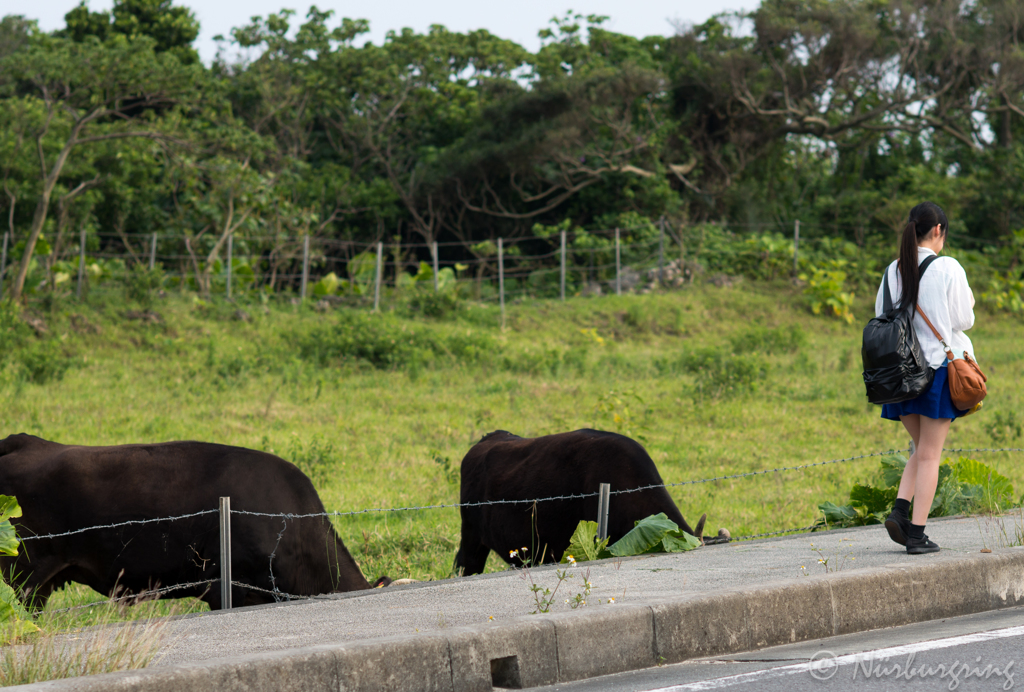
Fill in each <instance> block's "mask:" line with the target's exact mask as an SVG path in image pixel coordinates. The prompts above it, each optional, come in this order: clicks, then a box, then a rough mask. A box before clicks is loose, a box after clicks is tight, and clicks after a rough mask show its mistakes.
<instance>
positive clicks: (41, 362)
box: [17, 340, 74, 384]
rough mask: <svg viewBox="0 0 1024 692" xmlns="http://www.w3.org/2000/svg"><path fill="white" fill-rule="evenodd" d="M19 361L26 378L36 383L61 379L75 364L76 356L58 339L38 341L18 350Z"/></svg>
mask: <svg viewBox="0 0 1024 692" xmlns="http://www.w3.org/2000/svg"><path fill="white" fill-rule="evenodd" d="M17 358H18V362H19V363H20V364H21V369H22V373H23V375H24V377H25V379H26V380H28V381H29V382H32V383H34V384H46V383H47V382H52V381H59V380H62V379H63V378H64V374H65V373H66V372H67V371H68V369H69V368H70V367H71V366H72V365H73V364H74V358H72V357H70V356H68V355H67V354H65V353H64V351H63V349H61V347H60V344H59V343H58V342H57V341H54V340H49V341H38V342H35V343H33V344H30V345H29V346H27V347H25V348H22V349H21V350H20V351H19V352H18V356H17Z"/></svg>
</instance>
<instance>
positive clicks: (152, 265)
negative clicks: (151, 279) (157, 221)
mask: <svg viewBox="0 0 1024 692" xmlns="http://www.w3.org/2000/svg"><path fill="white" fill-rule="evenodd" d="M154 269H156V233H154V234H153V240H152V242H150V244H149V271H153V270H154Z"/></svg>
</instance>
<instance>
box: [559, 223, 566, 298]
mask: <svg viewBox="0 0 1024 692" xmlns="http://www.w3.org/2000/svg"><path fill="white" fill-rule="evenodd" d="M561 235H562V274H561V278H560V281H559V286H560V295H561V297H562V300H565V231H562V233H561Z"/></svg>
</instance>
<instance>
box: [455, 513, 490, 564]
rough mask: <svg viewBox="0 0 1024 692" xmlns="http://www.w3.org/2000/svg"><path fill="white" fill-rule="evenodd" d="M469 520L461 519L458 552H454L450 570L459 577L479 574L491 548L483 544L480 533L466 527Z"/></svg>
mask: <svg viewBox="0 0 1024 692" xmlns="http://www.w3.org/2000/svg"><path fill="white" fill-rule="evenodd" d="M468 524H469V522H467V521H466V520H465V518H463V520H462V540H461V541H460V543H459V552H457V553H456V554H455V564H454V565H453V567H452V571H454V572H455V574H456V575H458V576H460V577H468V576H469V575H471V574H480V573H481V572H483V571H484V565H486V564H487V555H488V554H489V553H490V552H491V549H490V548H488V547H487V546H486V545H484V544H483V541H481V540H480V535H479V534H478V533H477V532H476V531H473V530H472V529H470V528H468Z"/></svg>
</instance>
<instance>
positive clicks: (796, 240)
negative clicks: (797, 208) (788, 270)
mask: <svg viewBox="0 0 1024 692" xmlns="http://www.w3.org/2000/svg"><path fill="white" fill-rule="evenodd" d="M799 249H800V219H797V220H796V221H795V222H794V223H793V276H796V275H797V273H799V271H800V270H799V269H798V268H797V263H796V257H797V251H798V250H799Z"/></svg>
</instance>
